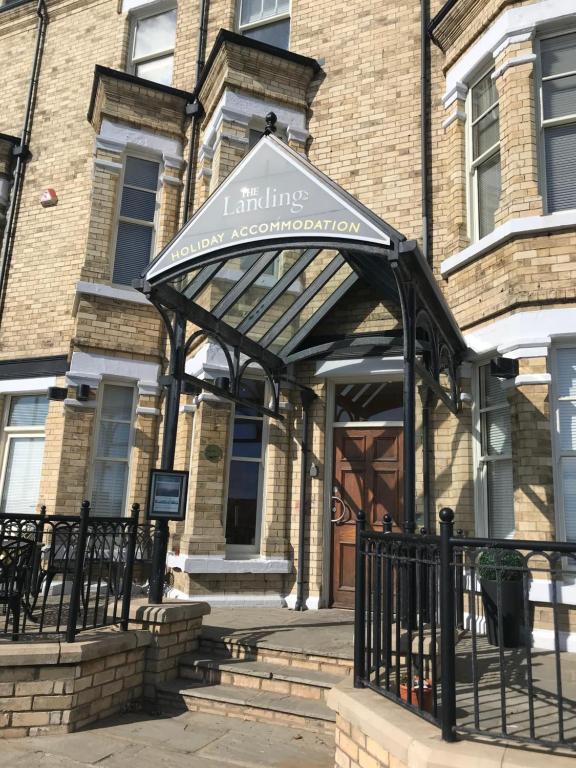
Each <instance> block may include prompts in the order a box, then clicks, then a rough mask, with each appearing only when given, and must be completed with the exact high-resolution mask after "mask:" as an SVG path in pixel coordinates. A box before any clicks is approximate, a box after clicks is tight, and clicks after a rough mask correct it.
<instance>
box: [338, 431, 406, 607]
mask: <svg viewBox="0 0 576 768" xmlns="http://www.w3.org/2000/svg"><path fill="white" fill-rule="evenodd" d="M402 438H403V433H402V429H401V428H400V427H346V428H337V429H335V430H334V482H333V488H334V495H335V497H337V499H338V500H337V501H335V502H334V504H333V514H332V517H333V519H337V520H338V522H333V523H332V600H331V602H332V605H334V606H335V607H339V608H353V607H354V582H355V563H356V558H355V553H356V515H357V513H358V511H359V510H360V509H362V510H364V512H365V514H366V520H367V524H368V526H370V527H371V528H376V529H379V530H381V526H382V519H383V517H384V515H385V514H390V515H391V516H392V519H393V521H394V526H395V527H397V526H399V525H401V523H402V521H403V517H402Z"/></svg>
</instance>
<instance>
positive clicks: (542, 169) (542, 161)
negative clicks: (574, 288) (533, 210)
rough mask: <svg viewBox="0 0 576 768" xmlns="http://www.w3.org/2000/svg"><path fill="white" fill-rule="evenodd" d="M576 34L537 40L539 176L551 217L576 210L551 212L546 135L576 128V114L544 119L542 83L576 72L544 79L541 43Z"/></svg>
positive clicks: (574, 31)
mask: <svg viewBox="0 0 576 768" xmlns="http://www.w3.org/2000/svg"><path fill="white" fill-rule="evenodd" d="M570 34H576V28H575V29H564V30H562V31H558V30H557V31H555V32H553V33H549V34H543V35H540V36H539V37H538V40H537V55H536V61H535V62H534V69H535V73H534V74H535V76H536V77H535V82H536V104H537V111H538V176H539V179H540V194H541V196H542V202H543V205H544V213H545V214H551V215H558V214H562V213H566V212H567V211H575V210H576V208H563V209H562V210H559V211H550V208H549V206H548V179H547V175H546V149H545V142H544V133H545V131H546V129H547V128H553V127H555V126H557V125H570V124H572V123H574V125H575V127H576V112H574V113H572V114H570V115H564V116H563V117H552V118H548V119H545V118H544V99H543V94H542V91H543V88H542V83H543V82H544V80H556V79H559V78H562V77H569V76H570V75H576V70H574V71H573V72H565V73H564V74H563V75H552V76H550V77H548V78H543V77H542V49H541V43H542V41H543V40H549V39H550V38H552V37H564V36H565V35H570Z"/></svg>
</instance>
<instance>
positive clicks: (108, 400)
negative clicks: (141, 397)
mask: <svg viewBox="0 0 576 768" xmlns="http://www.w3.org/2000/svg"><path fill="white" fill-rule="evenodd" d="M133 397H134V390H133V389H132V387H116V386H114V385H107V386H105V389H104V397H103V399H102V412H101V414H102V418H103V419H107V420H110V421H127V422H130V421H131V420H132V402H133Z"/></svg>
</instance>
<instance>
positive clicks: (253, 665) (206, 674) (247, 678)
mask: <svg viewBox="0 0 576 768" xmlns="http://www.w3.org/2000/svg"><path fill="white" fill-rule="evenodd" d="M180 677H182V678H184V679H186V680H197V681H204V682H205V683H207V684H208V683H210V684H216V683H223V684H225V685H234V686H238V687H240V688H251V689H253V690H260V691H273V692H274V693H282V694H285V695H290V696H297V697H299V698H303V699H316V700H322V699H324V697H325V694H326V692H327V691H329V690H330V689H331V688H333V687H334V686H335V685H337V684H338V683H339V682H340V681H341V680H342V678H343V677H345V673H341V674H339V675H333V674H328V673H327V672H319V671H317V670H314V669H300V668H299V667H294V666H289V665H286V664H268V663H264V662H261V661H253V660H250V659H229V658H213V657H212V658H207V657H206V656H202V655H199V654H191V655H188V656H184V657H182V659H181V661H180Z"/></svg>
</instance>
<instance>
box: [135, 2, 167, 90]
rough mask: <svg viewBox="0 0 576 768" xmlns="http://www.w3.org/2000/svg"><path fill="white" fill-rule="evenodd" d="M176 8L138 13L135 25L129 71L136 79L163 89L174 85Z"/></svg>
mask: <svg viewBox="0 0 576 768" xmlns="http://www.w3.org/2000/svg"><path fill="white" fill-rule="evenodd" d="M175 43H176V8H170V9H168V10H163V11H162V12H159V11H158V6H156V11H155V12H150V11H149V12H148V14H147V15H143V14H142V13H139V14H138V15H137V16H135V17H134V19H133V21H132V29H131V40H130V62H129V66H130V70H131V72H133V73H134V74H135V75H136V76H137V77H143V78H145V79H146V80H152V81H153V82H155V83H161V84H162V85H171V84H172V74H173V69H174V46H175Z"/></svg>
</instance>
